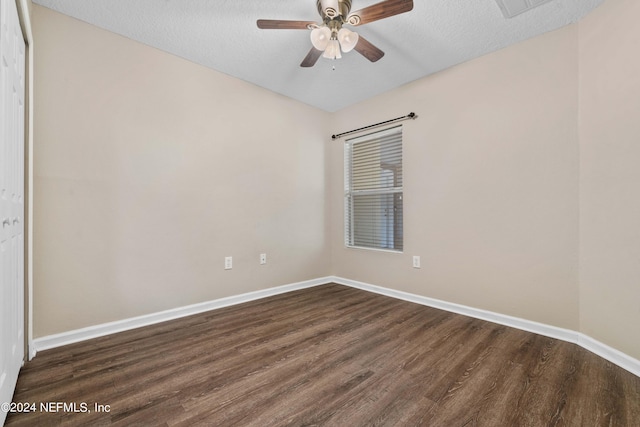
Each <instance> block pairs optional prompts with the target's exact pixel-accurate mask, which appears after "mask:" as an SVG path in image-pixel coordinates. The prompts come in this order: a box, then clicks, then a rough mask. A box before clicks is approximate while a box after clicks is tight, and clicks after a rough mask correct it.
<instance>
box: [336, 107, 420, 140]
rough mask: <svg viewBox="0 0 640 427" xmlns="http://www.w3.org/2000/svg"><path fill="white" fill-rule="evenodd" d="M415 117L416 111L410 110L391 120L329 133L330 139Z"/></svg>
mask: <svg viewBox="0 0 640 427" xmlns="http://www.w3.org/2000/svg"><path fill="white" fill-rule="evenodd" d="M417 118H418V116H417V115H416V113H413V112H412V113H409V114H407V115H406V116H402V117H396V118H395V119H391V120H387V121H384V122H380V123H376V124H375V125H369V126H365V127H362V128H359V129H354V130H350V131H347V132H342V133H339V134H337V135H331V139H338V138H340V137H341V136H345V135H349V134H350V133H354V132H360V131H361V130H365V129H369V128H373V127H376V126H380V125H386V124H387V123H393V122H397V121H399V120H406V119H417Z"/></svg>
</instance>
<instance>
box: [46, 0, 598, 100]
mask: <svg viewBox="0 0 640 427" xmlns="http://www.w3.org/2000/svg"><path fill="white" fill-rule="evenodd" d="M505 1H506V0H505ZM513 1H515V2H516V3H517V2H531V1H533V2H534V3H540V0H513ZM33 2H34V3H36V4H39V5H42V6H46V7H48V8H51V9H53V10H56V11H58V12H61V13H64V14H66V15H69V16H72V17H75V18H77V19H80V20H82V21H85V22H88V23H90V24H94V25H96V26H98V27H101V28H104V29H107V30H109V31H112V32H114V33H118V34H121V35H123V36H125V37H128V38H130V39H133V40H137V41H139V42H142V43H144V44H147V45H150V46H153V47H156V48H158V49H161V50H163V51H166V52H170V53H172V54H175V55H178V56H180V57H183V58H185V59H188V60H190V61H193V62H196V63H198V64H201V65H204V66H206V67H210V68H212V69H215V70H218V71H221V72H223V73H226V74H229V75H232V76H235V77H238V78H240V79H242V80H246V81H248V82H251V83H254V84H256V85H258V86H262V87H264V88H267V89H269V90H272V91H274V92H277V93H280V94H283V95H285V96H288V97H291V98H294V99H297V100H299V101H302V102H304V103H306V104H309V105H313V106H315V107H318V108H321V109H323V110H326V111H330V112H334V111H337V110H340V109H341V108H344V107H346V106H349V105H351V104H354V103H357V102H359V101H362V100H365V99H367V98H370V97H372V96H375V95H377V94H380V93H382V92H385V91H388V90H390V89H393V88H396V87H398V86H401V85H403V84H405V83H408V82H410V81H413V80H416V79H419V78H421V77H424V76H427V75H429V74H433V73H435V72H438V71H441V70H444V69H446V68H449V67H451V66H453V65H455V64H459V63H461V62H464V61H468V60H470V59H473V58H476V57H478V56H481V55H484V54H486V53H489V52H492V51H495V50H498V49H501V48H504V47H506V46H508V45H510V44H513V43H517V42H519V41H522V40H525V39H528V38H530V37H534V36H536V35H539V34H542V33H545V32H548V31H552V30H555V29H557V28H560V27H562V26H565V25H568V24H571V23H574V22H577V21H578V20H579V19H580V18H582V17H583V16H585V15H586V14H587V13H589V12H590V11H591V10H592V9H594V8H595V7H596V6H598V5H599V4H601V3H602V2H603V0H551V1H548V2H542V4H540V5H539V6H538V7H535V8H533V9H531V10H528V11H526V12H524V13H521V14H519V15H517V16H515V17H513V18H510V19H507V18H505V16H504V14H503V13H502V11H501V9H500V7H499V6H498V4H497V3H496V1H495V0H414V8H413V10H412V11H411V12H408V13H404V14H401V15H397V16H393V17H390V18H387V19H383V20H380V21H376V22H372V23H369V24H366V25H363V26H360V27H356V28H355V30H356V31H357V32H358V33H360V34H361V35H362V36H364V37H365V38H366V39H367V40H369V41H370V42H372V43H373V44H375V45H376V46H378V47H379V48H380V49H382V50H383V51H384V52H385V56H384V57H383V58H382V59H381V60H379V61H378V62H376V63H371V62H369V61H367V60H366V59H365V58H364V57H362V56H361V55H360V54H359V53H357V52H355V51H352V52H349V53H347V54H343V57H342V59H340V60H335V61H334V60H328V59H324V58H320V59H319V60H318V62H317V64H316V65H315V67H313V68H301V67H300V66H299V64H300V62H301V61H302V59H303V58H304V57H305V55H306V54H307V52H308V51H309V49H310V48H311V42H310V40H309V31H308V30H260V29H258V28H257V26H256V20H257V19H287V20H298V19H299V20H305V21H319V20H320V19H319V15H318V12H317V9H316V4H315V0H260V1H258V0H243V1H240V0H134V1H132V0H33ZM378 2H379V0H353V7H352V10H357V9H362V8H363V7H367V6H370V5H372V4H375V3H378ZM334 68H335V69H334Z"/></svg>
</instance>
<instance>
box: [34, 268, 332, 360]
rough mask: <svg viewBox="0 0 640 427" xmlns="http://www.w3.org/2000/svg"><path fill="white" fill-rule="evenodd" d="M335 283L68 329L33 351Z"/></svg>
mask: <svg viewBox="0 0 640 427" xmlns="http://www.w3.org/2000/svg"><path fill="white" fill-rule="evenodd" d="M329 282H331V280H330V279H328V278H319V279H313V280H306V281H304V282H298V283H292V284H289V285H284V286H278V287H275V288H269V289H263V290H259V291H255V292H249V293H246V294H240V295H234V296H230V297H226V298H220V299H216V300H212V301H206V302H202V303H198V304H192V305H188V306H184V307H178V308H174V309H171V310H165V311H160V312H157V313H152V314H147V315H144V316H137V317H132V318H129V319H123V320H117V321H115V322H109V323H103V324H100V325H95V326H89V327H86V328H81V329H75V330H72V331H68V332H62V333H59V334H55V335H47V336H44V337H41V338H36V339H34V340H33V348H34V351H33V352H32V355H33V357H35V355H36V353H37V352H38V351H43V350H48V349H50V348H55V347H61V346H63V345H67V344H73V343H76V342H80V341H84V340H88V339H91V338H98V337H102V336H105V335H110V334H115V333H117V332H123V331H127V330H130V329H135V328H140V327H142V326H149V325H153V324H156V323H160V322H165V321H167V320H173V319H179V318H181V317H186V316H191V315H193V314H198V313H203V312H205V311H209V310H215V309H217V308H223V307H228V306H231V305H236V304H242V303H243V302H249V301H254V300H257V299H261V298H266V297H270V296H273V295H278V294H283V293H285V292H291V291H295V290H298V289H304V288H310V287H312V286H318V285H323V284H326V283H329Z"/></svg>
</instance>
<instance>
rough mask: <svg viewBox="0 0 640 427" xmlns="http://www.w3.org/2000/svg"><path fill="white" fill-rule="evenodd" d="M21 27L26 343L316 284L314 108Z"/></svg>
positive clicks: (70, 34) (128, 50) (123, 45)
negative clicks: (27, 156) (262, 260)
mask: <svg viewBox="0 0 640 427" xmlns="http://www.w3.org/2000/svg"><path fill="white" fill-rule="evenodd" d="M33 19H34V32H35V42H36V46H37V49H36V57H35V63H36V81H35V87H36V92H35V93H36V95H35V96H36V97H35V242H34V280H35V285H34V317H35V319H34V323H35V325H34V326H35V329H34V336H35V337H36V338H37V337H41V336H44V335H48V334H53V333H58V332H63V331H68V330H72V329H77V328H81V327H85V326H90V325H95V324H100V323H104V322H108V321H114V320H119V319H125V318H129V317H133V316H137V315H142V314H146V313H152V312H157V311H160V310H165V309H170V308H174V307H180V306H184V305H188V304H192V303H198V302H202V301H208V300H212V299H216V298H221V297H225V296H230V295H237V294H241V293H245V292H250V291H255V290H258V289H264V288H268V287H273V286H278V285H284V284H288V283H294V282H297V281H301V280H307V279H312V278H317V277H322V276H323V275H325V274H326V272H327V271H328V262H329V256H328V246H327V244H326V242H325V233H324V230H325V212H324V211H325V208H324V203H325V202H324V201H325V198H326V197H325V185H324V180H325V171H324V159H323V156H324V144H325V138H326V129H327V125H326V119H327V117H328V115H327V114H326V113H323V112H322V111H320V110H317V109H314V108H311V107H307V106H305V105H302V104H300V103H298V102H295V101H292V100H290V99H287V98H284V97H282V96H279V95H275V94H273V93H271V92H269V91H266V90H264V89H261V88H258V87H256V86H253V85H250V84H248V83H245V82H242V81H240V80H238V79H235V78H231V77H229V76H226V75H223V74H221V73H218V72H215V71H212V70H209V69H206V68H204V67H200V66H198V65H195V64H193V63H190V62H187V61H184V60H182V59H179V58H177V57H175V56H172V55H169V54H166V53H163V52H160V51H158V50H155V49H151V48H149V47H146V46H143V45H141V44H139V43H135V42H133V41H130V40H128V39H125V38H123V37H119V36H116V35H114V34H112V33H109V32H106V31H103V30H100V29H98V28H96V27H93V26H90V25H86V24H84V23H81V22H79V21H76V20H74V19H71V18H68V17H65V16H63V15H60V14H57V13H55V12H52V11H50V10H49V9H45V8H42V7H39V6H35V7H34V16H33ZM261 252H266V253H267V255H268V264H267V265H265V266H259V262H258V260H259V254H260V253H261ZM226 255H232V256H233V257H234V268H233V270H231V271H225V270H224V269H223V260H224V256H226Z"/></svg>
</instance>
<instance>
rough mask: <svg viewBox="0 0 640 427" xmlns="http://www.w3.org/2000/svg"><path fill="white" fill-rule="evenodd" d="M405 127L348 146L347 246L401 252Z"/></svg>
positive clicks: (346, 193) (385, 131) (381, 132)
mask: <svg viewBox="0 0 640 427" xmlns="http://www.w3.org/2000/svg"><path fill="white" fill-rule="evenodd" d="M402 217H403V215H402V126H401V125H400V126H396V127H393V128H391V129H386V130H383V131H379V132H374V133H370V134H368V135H364V136H360V137H357V138H352V139H348V140H347V141H346V144H345V244H346V245H347V246H353V247H363V248H375V249H387V250H394V251H402V248H403V231H402V223H403V218H402Z"/></svg>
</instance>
